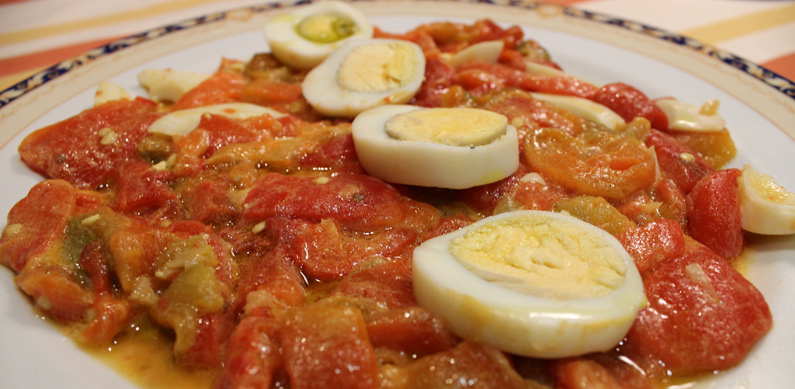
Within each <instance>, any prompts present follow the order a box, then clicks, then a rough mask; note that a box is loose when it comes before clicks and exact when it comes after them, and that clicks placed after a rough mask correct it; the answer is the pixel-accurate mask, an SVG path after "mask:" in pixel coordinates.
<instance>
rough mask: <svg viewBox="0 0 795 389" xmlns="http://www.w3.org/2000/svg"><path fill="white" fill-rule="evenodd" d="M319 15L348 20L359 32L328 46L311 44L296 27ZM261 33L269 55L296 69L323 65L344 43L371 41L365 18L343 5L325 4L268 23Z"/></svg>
mask: <svg viewBox="0 0 795 389" xmlns="http://www.w3.org/2000/svg"><path fill="white" fill-rule="evenodd" d="M322 13H328V14H332V15H339V16H345V17H348V18H350V19H351V20H353V22H354V23H356V26H357V27H358V29H357V31H356V32H354V33H353V35H351V36H349V37H346V38H344V39H340V40H338V41H335V42H329V43H321V42H313V41H310V40H308V39H306V38H304V37H302V36H301V35H299V34H298V33H297V32H296V27H298V25H299V24H300V23H301V22H302V21H303V20H304V19H305V18H306V17H309V16H312V15H316V14H322ZM263 32H264V34H265V39H266V40H267V41H268V45H269V46H270V48H271V52H272V53H273V55H274V56H276V58H277V59H279V61H281V62H282V63H284V64H285V65H287V66H291V67H294V68H297V69H310V68H313V67H315V66H317V65H318V64H320V63H321V62H323V60H324V59H325V58H326V57H327V56H328V55H329V54H330V53H331V52H332V51H334V50H335V49H337V48H338V47H340V46H342V45H344V44H345V43H347V42H350V41H354V40H359V39H369V38H372V36H373V26H372V24H371V23H370V20H369V19H367V16H365V15H364V14H363V13H362V12H361V11H359V10H358V9H356V8H354V7H352V6H350V5H348V4H346V3H340V2H334V1H324V2H320V3H313V4H311V5H308V6H306V7H302V8H298V9H296V10H295V11H293V12H291V13H289V14H285V15H280V16H277V17H275V18H274V19H271V21H269V22H268V24H266V25H265V27H264V28H263Z"/></svg>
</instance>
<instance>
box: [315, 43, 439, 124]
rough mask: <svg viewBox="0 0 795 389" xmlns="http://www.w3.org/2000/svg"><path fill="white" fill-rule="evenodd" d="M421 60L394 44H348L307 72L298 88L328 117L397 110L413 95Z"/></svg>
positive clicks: (413, 50)
mask: <svg viewBox="0 0 795 389" xmlns="http://www.w3.org/2000/svg"><path fill="white" fill-rule="evenodd" d="M424 76H425V55H424V54H423V52H422V49H421V48H420V47H419V46H418V45H417V44H416V43H413V42H409V41H405V40H399V39H368V40H357V41H352V42H349V43H347V44H345V45H344V46H342V47H340V48H339V49H337V50H335V51H334V52H333V53H331V55H329V56H328V58H326V60H325V61H323V63H321V64H320V65H318V66H317V67H315V68H314V69H312V70H311V71H310V72H309V74H307V75H306V78H304V81H303V83H302V90H303V93H304V97H305V98H306V100H307V101H308V102H309V104H310V105H312V107H313V108H314V109H315V110H316V111H318V112H320V113H321V114H324V115H328V116H350V117H352V116H356V115H357V114H358V113H360V112H362V111H364V110H367V109H370V108H373V107H376V106H379V105H383V104H403V103H407V102H408V101H409V100H411V98H412V97H414V95H415V94H416V93H417V90H419V88H420V85H422V81H423V79H424Z"/></svg>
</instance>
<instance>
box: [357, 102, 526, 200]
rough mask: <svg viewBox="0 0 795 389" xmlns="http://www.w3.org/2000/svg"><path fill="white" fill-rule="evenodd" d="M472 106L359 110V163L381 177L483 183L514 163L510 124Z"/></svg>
mask: <svg viewBox="0 0 795 389" xmlns="http://www.w3.org/2000/svg"><path fill="white" fill-rule="evenodd" d="M507 123H508V119H507V118H506V117H505V116H503V115H500V114H497V113H495V112H491V111H487V110H482V109H476V108H421V107H417V106H411V105H384V106H380V107H376V108H373V109H370V110H367V111H365V112H362V113H361V114H359V115H358V116H357V117H356V119H354V120H353V124H352V132H353V142H354V146H355V147H356V154H357V156H358V158H359V162H360V163H361V164H362V167H364V169H365V170H366V171H367V172H368V173H369V174H370V175H372V176H374V177H378V178H380V179H382V180H384V181H388V182H393V183H398V184H407V185H417V186H427V187H438V188H450V189H463V188H469V187H473V186H478V185H485V184H488V183H491V182H495V181H498V180H501V179H503V178H505V177H508V176H509V175H511V174H512V173H513V172H514V171H516V169H517V168H518V167H519V140H518V135H517V132H516V128H514V127H513V126H511V125H509V124H507Z"/></svg>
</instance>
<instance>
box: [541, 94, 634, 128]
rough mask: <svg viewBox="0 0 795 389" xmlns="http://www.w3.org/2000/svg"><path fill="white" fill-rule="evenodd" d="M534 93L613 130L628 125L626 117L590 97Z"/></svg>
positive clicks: (542, 98)
mask: <svg viewBox="0 0 795 389" xmlns="http://www.w3.org/2000/svg"><path fill="white" fill-rule="evenodd" d="M532 95H533V97H534V98H536V99H538V100H541V101H543V102H546V103H549V104H552V105H555V106H558V107H560V108H563V109H565V110H567V111H569V112H571V113H573V114H575V115H577V116H579V117H581V118H583V119H585V120H588V121H591V122H594V123H599V124H601V125H603V126H605V127H607V128H609V129H611V130H613V131H616V130H619V129H621V128H623V127H624V126H625V125H626V122H625V121H624V119H623V118H622V117H621V116H619V115H618V114H617V113H615V112H613V110H611V109H610V108H607V107H605V106H604V105H602V104H599V103H595V102H593V101H591V100H588V99H583V98H581V97H574V96H562V95H553V94H549V93H533V94H532Z"/></svg>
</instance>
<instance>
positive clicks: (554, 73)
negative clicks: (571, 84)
mask: <svg viewBox="0 0 795 389" xmlns="http://www.w3.org/2000/svg"><path fill="white" fill-rule="evenodd" d="M525 69H526V70H527V72H528V73H530V74H541V75H544V76H551V77H571V78H576V79H577V80H580V81H582V82H584V83H586V84H592V85H596V84H594V83H593V82H591V81H588V80H586V79H584V78H582V77H578V76H575V75H572V74H569V73H566V72H564V71H562V70H559V69H556V68H553V67H552V66H547V65H542V64H540V63H535V62H530V61H527V62H526V63H525Z"/></svg>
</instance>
